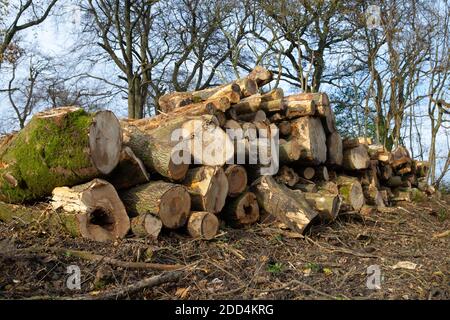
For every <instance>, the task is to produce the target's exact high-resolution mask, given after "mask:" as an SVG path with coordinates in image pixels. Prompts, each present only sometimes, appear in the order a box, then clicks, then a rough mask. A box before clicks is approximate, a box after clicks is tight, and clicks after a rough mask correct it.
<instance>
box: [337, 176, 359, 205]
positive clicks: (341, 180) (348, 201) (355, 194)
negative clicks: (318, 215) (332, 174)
mask: <svg viewBox="0 0 450 320" xmlns="http://www.w3.org/2000/svg"><path fill="white" fill-rule="evenodd" d="M336 183H337V185H338V187H339V194H340V195H341V196H342V201H343V204H344V205H343V206H342V208H343V209H344V210H356V211H358V210H359V209H361V207H362V206H363V205H364V203H365V200H364V193H363V189H362V186H361V184H360V183H359V181H358V179H357V178H355V177H349V176H338V177H337V179H336Z"/></svg>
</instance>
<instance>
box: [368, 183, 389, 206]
mask: <svg viewBox="0 0 450 320" xmlns="http://www.w3.org/2000/svg"><path fill="white" fill-rule="evenodd" d="M363 191H364V197H365V199H366V201H367V204H369V205H372V206H376V207H377V208H378V207H380V208H384V207H385V203H384V199H383V195H382V194H381V192H380V191H379V190H378V189H377V188H375V187H374V186H367V187H363Z"/></svg>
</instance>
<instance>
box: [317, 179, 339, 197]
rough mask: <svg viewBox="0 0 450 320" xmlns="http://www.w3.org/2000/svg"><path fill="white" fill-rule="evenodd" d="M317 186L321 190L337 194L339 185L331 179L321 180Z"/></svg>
mask: <svg viewBox="0 0 450 320" xmlns="http://www.w3.org/2000/svg"><path fill="white" fill-rule="evenodd" d="M317 188H318V190H319V191H321V192H328V193H331V194H339V187H338V185H337V184H336V183H334V182H332V181H321V182H319V183H317Z"/></svg>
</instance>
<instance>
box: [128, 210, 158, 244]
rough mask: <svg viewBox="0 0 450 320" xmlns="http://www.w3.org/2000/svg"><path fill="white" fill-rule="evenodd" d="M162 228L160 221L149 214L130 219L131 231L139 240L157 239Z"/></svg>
mask: <svg viewBox="0 0 450 320" xmlns="http://www.w3.org/2000/svg"><path fill="white" fill-rule="evenodd" d="M162 226H163V224H162V222H161V219H159V218H158V217H155V216H153V215H151V214H143V215H140V216H137V217H135V218H132V219H131V231H133V233H134V234H135V235H136V236H137V237H139V238H150V239H153V240H156V239H158V236H159V234H160V232H161V229H162Z"/></svg>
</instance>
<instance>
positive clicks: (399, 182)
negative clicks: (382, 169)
mask: <svg viewBox="0 0 450 320" xmlns="http://www.w3.org/2000/svg"><path fill="white" fill-rule="evenodd" d="M386 185H387V186H388V187H393V188H395V187H411V183H410V182H409V181H406V180H403V179H402V177H400V176H392V177H390V178H389V180H387V181H386Z"/></svg>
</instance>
